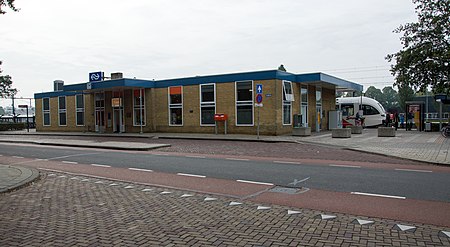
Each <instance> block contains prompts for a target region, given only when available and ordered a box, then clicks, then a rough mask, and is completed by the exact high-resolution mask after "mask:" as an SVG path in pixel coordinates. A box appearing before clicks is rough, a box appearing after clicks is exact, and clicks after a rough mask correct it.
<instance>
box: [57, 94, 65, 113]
mask: <svg viewBox="0 0 450 247" xmlns="http://www.w3.org/2000/svg"><path fill="white" fill-rule="evenodd" d="M58 105H59V109H60V110H62V109H66V97H65V96H62V97H59V104H58Z"/></svg>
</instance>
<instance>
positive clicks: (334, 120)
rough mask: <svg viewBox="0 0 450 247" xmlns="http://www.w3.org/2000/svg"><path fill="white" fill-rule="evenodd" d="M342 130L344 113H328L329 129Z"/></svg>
mask: <svg viewBox="0 0 450 247" xmlns="http://www.w3.org/2000/svg"><path fill="white" fill-rule="evenodd" d="M341 128H342V112H341V111H329V112H328V129H330V130H331V129H341Z"/></svg>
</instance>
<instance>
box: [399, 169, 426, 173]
mask: <svg viewBox="0 0 450 247" xmlns="http://www.w3.org/2000/svg"><path fill="white" fill-rule="evenodd" d="M395 170H396V171H404V172H428V173H429V172H433V171H430V170H414V169H395Z"/></svg>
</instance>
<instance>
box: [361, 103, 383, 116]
mask: <svg viewBox="0 0 450 247" xmlns="http://www.w3.org/2000/svg"><path fill="white" fill-rule="evenodd" d="M377 114H380V112H379V111H378V110H377V109H376V108H375V107H373V106H370V105H363V115H377Z"/></svg>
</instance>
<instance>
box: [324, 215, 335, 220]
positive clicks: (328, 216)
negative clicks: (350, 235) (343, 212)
mask: <svg viewBox="0 0 450 247" xmlns="http://www.w3.org/2000/svg"><path fill="white" fill-rule="evenodd" d="M320 218H321V219H322V220H331V219H334V218H336V215H326V214H321V215H320Z"/></svg>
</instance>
